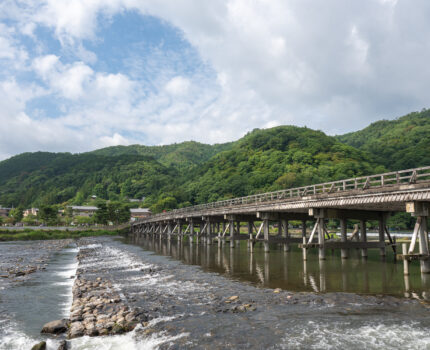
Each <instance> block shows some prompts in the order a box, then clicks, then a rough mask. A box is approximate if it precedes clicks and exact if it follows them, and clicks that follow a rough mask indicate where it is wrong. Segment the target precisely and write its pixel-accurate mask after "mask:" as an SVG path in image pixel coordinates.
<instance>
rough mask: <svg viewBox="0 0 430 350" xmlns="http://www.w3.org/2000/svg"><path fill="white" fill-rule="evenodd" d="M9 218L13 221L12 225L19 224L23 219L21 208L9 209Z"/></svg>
mask: <svg viewBox="0 0 430 350" xmlns="http://www.w3.org/2000/svg"><path fill="white" fill-rule="evenodd" d="M9 217H10V218H12V219H13V223H14V224H16V223H17V222H21V220H22V218H23V217H24V214H23V209H22V207H18V208H13V209H11V211H10V212H9Z"/></svg>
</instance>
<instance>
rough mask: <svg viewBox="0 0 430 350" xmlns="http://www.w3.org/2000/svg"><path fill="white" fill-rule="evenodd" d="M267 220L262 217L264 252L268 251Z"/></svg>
mask: <svg viewBox="0 0 430 350" xmlns="http://www.w3.org/2000/svg"><path fill="white" fill-rule="evenodd" d="M269 229H270V227H269V220H268V219H263V234H264V252H265V253H268V252H269V251H270V248H269Z"/></svg>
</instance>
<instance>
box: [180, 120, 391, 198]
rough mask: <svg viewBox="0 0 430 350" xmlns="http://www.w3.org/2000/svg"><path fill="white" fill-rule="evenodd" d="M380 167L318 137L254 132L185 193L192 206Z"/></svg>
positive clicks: (290, 129)
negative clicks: (193, 203)
mask: <svg viewBox="0 0 430 350" xmlns="http://www.w3.org/2000/svg"><path fill="white" fill-rule="evenodd" d="M384 170H385V169H384V167H383V166H380V165H377V164H376V163H374V162H372V161H371V160H370V157H369V156H368V155H367V154H366V153H365V152H362V151H359V150H357V149H355V148H354V147H351V146H348V145H344V144H342V143H340V142H339V141H337V140H336V139H335V138H333V137H330V136H327V135H325V134H324V133H323V132H321V131H315V130H311V129H308V128H299V127H294V126H280V127H276V128H272V129H265V130H258V129H257V130H254V131H253V132H251V133H249V134H248V135H246V136H245V137H244V138H242V139H241V140H239V141H237V142H236V143H235V144H234V145H233V147H232V149H231V150H229V151H225V152H222V153H219V154H217V155H215V156H214V157H213V158H212V159H210V160H209V161H208V162H207V164H205V165H204V166H203V167H202V168H201V169H200V170H199V171H198V176H196V177H195V178H194V179H193V180H192V181H189V182H188V183H187V185H186V186H185V188H186V189H187V191H188V193H189V195H190V201H191V202H196V203H202V202H208V201H215V200H219V199H222V198H229V197H238V196H245V195H248V194H252V193H256V192H264V191H272V190H277V189H282V188H290V187H296V186H302V185H307V184H312V183H319V182H325V181H329V180H334V179H342V178H347V177H353V176H359V175H366V174H372V173H375V172H379V171H381V172H382V171H384Z"/></svg>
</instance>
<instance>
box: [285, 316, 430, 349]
mask: <svg viewBox="0 0 430 350" xmlns="http://www.w3.org/2000/svg"><path fill="white" fill-rule="evenodd" d="M294 331H295V329H291V330H290V331H289V332H288V334H287V335H286V336H285V337H284V338H283V339H282V344H281V348H282V349H303V348H307V349H400V348H405V349H417V350H423V349H430V334H429V332H428V330H427V329H424V328H422V327H420V326H419V325H418V323H416V322H410V323H400V324H391V325H387V324H377V323H368V324H365V325H361V326H359V325H357V326H354V325H352V324H349V327H348V324H347V322H343V323H340V322H330V323H324V324H320V323H316V322H313V321H310V322H309V323H308V324H307V326H306V327H303V326H302V327H301V328H300V329H297V332H294Z"/></svg>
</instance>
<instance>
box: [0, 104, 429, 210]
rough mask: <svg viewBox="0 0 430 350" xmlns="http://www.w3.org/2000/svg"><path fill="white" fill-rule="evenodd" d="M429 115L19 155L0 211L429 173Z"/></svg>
mask: <svg viewBox="0 0 430 350" xmlns="http://www.w3.org/2000/svg"><path fill="white" fill-rule="evenodd" d="M428 135H430V111H428V110H423V111H421V112H416V113H411V114H409V115H406V116H404V117H401V118H398V119H395V120H391V121H387V120H382V121H379V122H376V123H373V124H371V125H369V126H368V127H366V128H365V129H363V130H360V131H357V132H353V133H349V134H345V135H340V136H335V137H333V136H327V135H325V134H324V133H323V132H321V131H315V130H312V129H309V128H300V127H294V126H280V127H275V128H271V129H264V130H260V129H256V130H253V131H252V132H250V133H248V134H247V135H245V136H244V137H243V138H241V139H239V140H238V141H235V142H231V143H226V144H217V145H206V144H201V143H198V142H183V143H178V144H173V145H167V146H141V145H132V146H115V147H108V148H104V149H100V150H97V151H93V152H87V153H82V154H70V153H48V152H35V153H23V154H20V155H17V156H14V157H12V158H10V159H7V160H5V161H2V162H0V205H3V206H15V207H16V206H18V205H21V206H25V207H31V206H36V207H40V206H43V205H48V204H62V205H66V204H84V203H86V202H88V200H89V198H90V196H92V195H96V196H97V197H98V199H106V200H114V201H123V200H126V199H129V198H143V197H144V198H145V200H144V201H143V203H140V205H141V206H149V207H151V208H152V210H153V211H161V210H165V209H166V210H168V209H172V208H176V207H182V206H188V205H193V204H199V203H204V202H209V201H216V200H220V199H224V198H231V197H236V196H243V195H248V194H253V193H258V192H264V191H271V190H277V189H282V188H289V187H295V186H302V185H307V184H312V183H319V182H324V181H329V180H335V179H342V178H348V177H354V176H361V175H366V174H374V173H379V172H384V171H389V170H397V169H404V168H412V167H418V166H424V165H430V138H429V137H428Z"/></svg>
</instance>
